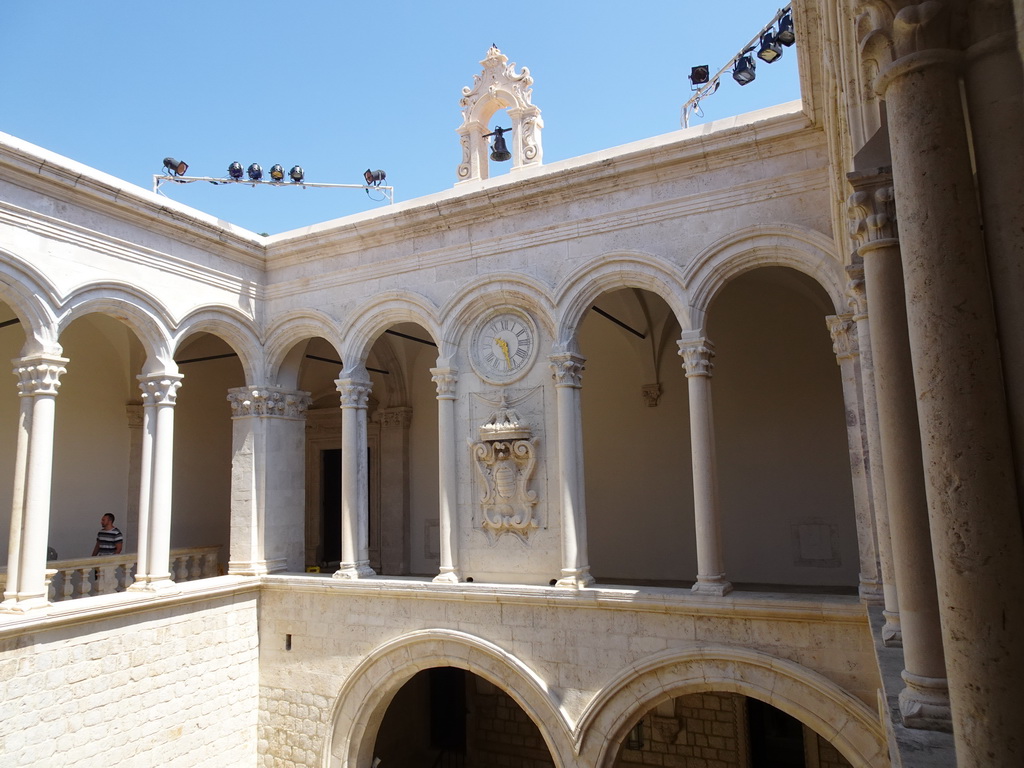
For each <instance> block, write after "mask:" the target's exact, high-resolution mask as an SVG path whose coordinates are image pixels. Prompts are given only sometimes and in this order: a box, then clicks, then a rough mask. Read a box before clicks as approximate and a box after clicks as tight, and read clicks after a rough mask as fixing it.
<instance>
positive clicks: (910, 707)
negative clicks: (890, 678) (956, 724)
mask: <svg viewBox="0 0 1024 768" xmlns="http://www.w3.org/2000/svg"><path fill="white" fill-rule="evenodd" d="M901 677H902V678H903V681H904V682H905V683H906V684H907V687H906V688H904V689H903V690H902V691H900V695H899V701H900V715H902V717H903V724H904V725H905V726H906V727H907V728H918V729H921V730H925V731H944V732H945V733H952V732H953V716H952V713H951V711H950V707H949V685H948V683H947V682H946V678H944V677H922V676H921V675H913V674H911V673H910V672H907V670H903V673H902V675H901Z"/></svg>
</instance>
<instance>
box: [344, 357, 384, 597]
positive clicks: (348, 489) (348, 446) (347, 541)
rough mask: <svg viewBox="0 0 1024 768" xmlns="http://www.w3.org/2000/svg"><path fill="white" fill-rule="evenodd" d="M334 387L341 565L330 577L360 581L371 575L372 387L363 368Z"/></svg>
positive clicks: (372, 572)
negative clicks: (338, 429) (337, 410)
mask: <svg viewBox="0 0 1024 768" xmlns="http://www.w3.org/2000/svg"><path fill="white" fill-rule="evenodd" d="M335 385H336V386H337V387H338V392H339V394H340V395H341V564H340V566H339V568H338V570H337V571H335V573H334V578H336V579H361V578H366V577H367V576H373V575H375V574H374V571H373V569H372V568H371V567H370V552H369V547H370V507H369V498H368V491H369V471H368V467H367V465H366V404H367V401H368V400H369V397H370V388H371V386H372V385H371V382H370V379H369V376H368V375H367V373H366V369H365V368H360V369H358V370H357V371H354V372H353V375H352V376H350V377H349V378H343V379H338V380H337V381H335Z"/></svg>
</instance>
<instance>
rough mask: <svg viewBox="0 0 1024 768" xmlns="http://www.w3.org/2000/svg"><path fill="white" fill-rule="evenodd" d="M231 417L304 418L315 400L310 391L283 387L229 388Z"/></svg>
mask: <svg viewBox="0 0 1024 768" xmlns="http://www.w3.org/2000/svg"><path fill="white" fill-rule="evenodd" d="M227 400H228V402H229V403H231V418H233V419H238V418H244V417H246V416H275V417H278V418H285V419H304V418H305V417H306V410H307V409H308V408H309V406H310V404H311V403H312V402H313V401H312V398H310V396H309V392H303V391H301V390H290V389H283V388H281V387H235V388H233V389H229V390H228V397H227Z"/></svg>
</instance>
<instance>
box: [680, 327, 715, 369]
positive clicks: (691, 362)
mask: <svg viewBox="0 0 1024 768" xmlns="http://www.w3.org/2000/svg"><path fill="white" fill-rule="evenodd" d="M678 343H679V355H680V357H682V358H683V368H684V369H685V370H686V377H687V378H690V377H691V376H707V377H708V378H710V377H711V369H712V368H714V367H715V364H714V363H712V362H711V358H713V357H714V356H715V345H714V344H712V343H711V342H710V341H709V340H708V339H706V338H704V337H703V336H701V337H696V338H690V339H680V340H679V342H678Z"/></svg>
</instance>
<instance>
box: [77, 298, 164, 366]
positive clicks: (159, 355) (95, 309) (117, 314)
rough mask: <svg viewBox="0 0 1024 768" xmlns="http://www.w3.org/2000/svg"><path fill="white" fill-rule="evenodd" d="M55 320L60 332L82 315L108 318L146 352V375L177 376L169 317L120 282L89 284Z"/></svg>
mask: <svg viewBox="0 0 1024 768" xmlns="http://www.w3.org/2000/svg"><path fill="white" fill-rule="evenodd" d="M62 309H63V311H62V312H61V314H60V316H59V318H58V330H59V332H63V331H64V329H65V328H67V327H68V326H69V325H70V324H71V323H72V322H74V321H75V320H77V319H78V318H80V317H84V316H85V315H89V314H93V313H98V314H103V315H109V316H110V317H113V318H115V319H117V320H120V321H121V322H122V323H124V324H125V325H127V326H128V327H129V328H130V329H131V330H132V331H133V332H134V333H135V335H136V336H137V337H138V339H139V342H140V343H141V344H142V346H143V349H145V350H146V363H145V366H144V367H145V372H146V373H159V372H177V370H178V368H177V365H176V364H175V362H174V358H173V355H172V350H171V332H170V329H171V328H172V327H173V325H174V324H173V321H172V319H171V316H170V313H169V312H168V311H167V310H166V309H165V308H164V307H163V305H162V304H161V303H160V302H159V301H158V300H157V299H156V298H155V297H153V296H151V295H149V294H147V293H146V292H144V291H141V290H139V289H138V288H135V287H134V286H131V285H128V284H126V283H121V282H113V281H111V282H103V283H91V284H89V285H88V286H87V287H85V288H83V289H81V290H79V291H76V292H75V293H74V294H72V295H71V296H70V297H69V298H68V300H67V301H66V302H65V304H64V307H63V308H62Z"/></svg>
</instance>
